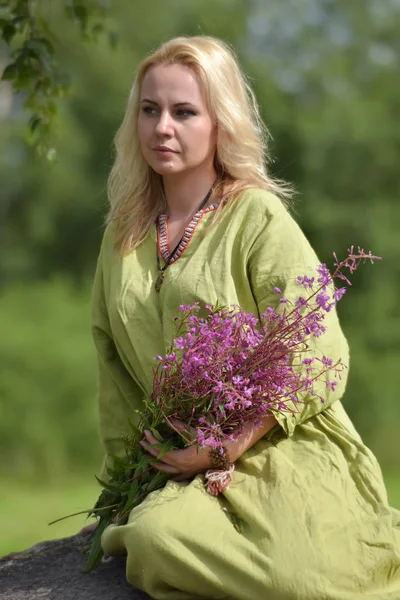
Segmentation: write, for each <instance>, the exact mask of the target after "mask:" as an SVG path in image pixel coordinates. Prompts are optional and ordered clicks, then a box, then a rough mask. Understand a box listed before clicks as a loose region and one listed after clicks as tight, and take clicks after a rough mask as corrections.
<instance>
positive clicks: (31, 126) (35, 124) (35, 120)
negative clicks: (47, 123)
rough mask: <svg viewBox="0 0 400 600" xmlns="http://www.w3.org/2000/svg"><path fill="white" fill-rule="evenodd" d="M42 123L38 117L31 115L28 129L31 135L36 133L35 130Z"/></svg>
mask: <svg viewBox="0 0 400 600" xmlns="http://www.w3.org/2000/svg"><path fill="white" fill-rule="evenodd" d="M41 123H42V119H41V118H40V117H38V116H37V115H35V114H34V115H32V117H31V118H30V120H29V129H30V130H31V132H32V133H34V132H35V131H36V129H37V128H38V127H39V126H40V125H41Z"/></svg>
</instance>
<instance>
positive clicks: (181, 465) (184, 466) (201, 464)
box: [139, 420, 212, 481]
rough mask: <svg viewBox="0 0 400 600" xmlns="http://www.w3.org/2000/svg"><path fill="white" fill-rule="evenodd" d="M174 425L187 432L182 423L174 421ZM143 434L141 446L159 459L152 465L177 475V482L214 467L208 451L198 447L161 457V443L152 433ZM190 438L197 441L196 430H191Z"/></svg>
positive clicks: (172, 451)
mask: <svg viewBox="0 0 400 600" xmlns="http://www.w3.org/2000/svg"><path fill="white" fill-rule="evenodd" d="M172 424H173V426H174V427H175V428H176V429H178V430H181V431H185V425H184V424H183V423H181V422H180V421H177V420H174V421H173V422H172ZM143 433H144V436H145V439H144V440H142V441H141V442H139V443H140V445H141V446H142V448H144V450H146V452H148V453H149V454H151V455H152V456H154V457H155V458H156V459H157V461H155V462H154V463H151V464H152V465H153V467H155V468H156V469H158V470H159V471H163V472H164V473H170V474H171V475H175V477H173V479H174V480H175V481H183V480H184V479H190V478H192V477H194V476H195V475H197V474H198V473H204V472H205V471H207V470H208V469H210V468H211V466H212V465H211V461H210V458H209V454H208V449H207V448H204V449H201V448H199V447H198V446H196V445H193V446H189V447H188V448H184V449H183V450H170V451H169V452H166V453H165V454H164V455H163V456H161V457H159V454H160V442H159V441H158V440H157V438H155V437H154V435H152V433H150V431H147V430H145V431H143ZM190 437H191V438H192V439H193V440H195V439H196V430H195V429H194V428H191V432H190Z"/></svg>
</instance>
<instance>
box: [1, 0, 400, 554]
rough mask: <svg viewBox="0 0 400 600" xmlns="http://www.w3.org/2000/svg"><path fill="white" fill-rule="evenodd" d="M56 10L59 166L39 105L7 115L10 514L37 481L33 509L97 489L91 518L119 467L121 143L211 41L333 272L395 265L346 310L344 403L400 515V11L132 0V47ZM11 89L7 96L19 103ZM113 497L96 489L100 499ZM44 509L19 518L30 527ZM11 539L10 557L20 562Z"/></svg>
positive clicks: (5, 339) (384, 6)
mask: <svg viewBox="0 0 400 600" xmlns="http://www.w3.org/2000/svg"><path fill="white" fill-rule="evenodd" d="M39 4H40V3H39ZM40 9H41V10H43V11H44V13H45V14H46V17H47V18H49V22H50V26H51V29H52V31H53V33H54V34H55V36H56V40H57V41H56V43H55V52H56V56H57V60H58V61H59V64H60V68H61V69H63V70H65V71H66V72H69V73H70V75H71V78H72V94H71V96H70V97H68V98H67V99H62V100H61V101H59V103H58V131H57V136H56V137H55V139H54V140H53V143H54V144H55V145H56V147H57V151H58V162H57V163H56V164H55V165H53V166H51V167H50V166H49V165H48V164H47V163H46V162H45V161H44V160H40V159H38V158H37V157H36V156H35V155H34V152H33V151H32V150H31V149H29V147H27V146H26V145H25V144H24V142H23V135H24V131H25V127H26V125H27V122H28V119H29V115H27V114H26V113H25V112H24V111H23V110H22V104H23V100H24V97H23V94H22V95H21V94H18V95H15V96H14V98H13V102H12V106H11V107H10V109H9V110H7V108H6V109H5V110H4V108H3V112H1V106H0V120H1V122H0V189H1V201H0V321H1V332H2V335H1V336H0V453H1V464H0V474H1V476H2V477H3V478H4V481H7V482H12V485H10V486H9V487H8V488H7V489H8V496H7V498H8V500H7V501H8V503H9V504H8V505H9V506H10V507H11V508H12V505H13V504H14V505H15V506H17V504H18V503H17V502H13V501H12V496H10V494H14V495H15V498H16V497H17V495H18V491H17V489H19V488H18V486H17V483H18V482H19V483H20V484H21V486H22V485H24V486H25V487H24V488H23V489H24V490H26V485H27V484H26V482H27V481H28V482H35V484H36V486H34V485H31V486H30V488H29V489H30V490H31V491H30V493H31V495H32V496H31V499H32V498H33V496H34V490H35V489H36V487H37V486H38V485H39V484H40V485H41V486H46V485H48V486H50V485H51V484H52V482H53V483H54V482H56V483H54V485H57V486H59V487H58V489H60V494H61V490H65V485H64V486H62V485H59V481H60V477H61V478H62V479H63V480H65V479H67V480H68V478H70V477H73V481H74V484H73V485H74V486H76V487H77V489H78V488H79V485H82V489H84V490H85V494H86V495H85V501H83V500H82V502H84V504H85V503H86V504H87V500H86V498H87V497H88V495H89V494H88V492H87V486H86V487H85V485H84V484H83V483H82V482H83V481H84V479H85V480H86V481H87V480H88V479H90V478H91V477H92V475H91V474H92V473H94V472H95V471H97V470H98V467H99V465H100V461H101V458H102V455H101V449H100V443H99V440H98V434H97V410H96V367H95V354H94V349H93V345H92V342H91V339H90V330H89V301H90V286H91V278H92V276H93V272H94V268H95V261H96V257H97V252H98V248H99V243H100V239H101V234H102V223H103V218H104V215H105V212H106V202H107V200H106V191H105V188H106V179H107V174H108V171H109V169H110V165H111V164H112V149H111V146H112V138H113V135H114V133H115V131H116V129H117V127H118V126H119V123H120V121H121V119H122V115H123V111H124V107H125V103H126V100H127V97H128V93H129V89H130V85H131V82H132V79H133V76H134V71H135V67H136V65H137V63H138V61H139V60H140V59H141V58H143V57H144V55H145V54H146V53H147V52H148V51H150V50H151V49H152V48H154V47H155V46H157V45H158V44H159V43H160V42H161V41H163V40H165V39H167V38H169V37H171V36H174V35H179V34H185V35H188V34H199V33H203V34H210V35H215V36H218V37H221V38H222V39H224V40H226V41H227V42H229V43H231V44H232V45H233V47H234V48H235V49H236V51H237V53H238V55H239V59H240V61H241V64H242V66H243V69H244V71H245V72H246V73H247V74H248V76H249V78H250V81H251V83H252V85H253V87H254V89H255V92H256V94H257V97H258V100H259V103H260V105H261V110H262V114H263V117H264V119H265V121H266V123H267V125H268V127H269V130H270V132H271V134H272V136H273V138H274V141H273V143H272V145H271V151H272V155H273V157H274V162H273V164H272V171H273V173H274V174H276V175H278V176H279V177H282V178H284V179H288V180H290V181H293V183H294V184H295V186H296V189H297V191H298V195H297V199H296V203H295V205H294V216H295V217H296V219H297V220H298V222H299V223H300V225H301V226H302V228H303V230H304V231H305V233H306V235H307V236H308V237H309V239H310V241H311V243H312V244H313V246H314V247H315V249H316V251H317V253H318V254H319V257H320V259H321V260H322V261H325V262H327V263H328V265H329V264H331V261H332V251H334V250H335V251H336V252H337V253H338V254H339V257H343V256H344V255H345V253H346V249H347V248H348V247H349V246H350V245H352V244H355V245H358V244H359V245H360V246H362V247H364V249H365V250H372V251H373V253H374V254H377V255H380V256H382V257H383V260H382V261H381V262H380V263H378V264H376V265H375V266H365V267H363V268H362V269H361V270H360V271H359V272H358V273H357V274H356V276H355V277H354V279H353V283H354V287H353V288H352V289H351V290H349V292H348V294H347V295H346V297H345V298H344V300H343V302H342V304H341V306H340V307H339V313H340V317H341V320H342V324H343V328H344V330H345V333H346V335H347V337H348V340H349V343H350V348H351V368H350V380H349V385H348V388H347V392H346V395H345V398H344V404H345V407H346V408H347V410H348V412H349V413H350V415H351V417H352V418H353V420H354V422H355V423H356V426H357V427H358V429H359V431H360V433H361V434H362V436H363V438H364V440H365V441H366V442H367V444H368V445H369V446H370V447H371V448H372V449H373V451H374V452H375V454H376V455H377V457H378V459H379V460H380V462H381V465H382V467H383V469H384V471H385V473H386V474H387V478H388V479H387V480H388V481H390V491H391V494H392V496H391V497H392V498H393V501H396V502H399V503H400V494H399V492H398V491H397V490H398V488H400V485H399V477H398V475H397V474H398V473H399V470H400V469H399V456H400V452H399V443H398V431H399V426H400V410H399V403H398V401H397V395H398V388H397V385H398V382H399V376H398V373H399V368H398V365H399V362H400V317H399V311H398V299H399V294H400V266H399V265H400V260H399V259H400V246H399V241H398V240H399V237H398V223H399V222H400V221H399V217H400V204H399V198H398V192H399V177H398V156H399V150H400V119H399V109H400V106H399V98H400V79H399V78H398V75H397V74H398V67H399V59H398V57H399V56H400V54H399V48H398V46H399V38H398V31H399V29H400V5H399V3H398V2H396V1H395V0H385V2H382V1H381V0H357V1H355V2H348V1H347V0H324V1H317V0H304V1H303V2H301V3H299V2H297V1H296V0H287V1H286V2H284V3H283V2H280V0H272V1H271V2H268V3H265V2H263V1H262V0H229V1H228V0H201V1H194V0H191V1H190V0H189V1H183V0H169V1H168V2H163V1H161V0H146V1H145V0H135V2H131V1H128V0H115V2H113V3H111V8H110V17H109V19H110V21H109V23H110V27H111V28H112V30H113V31H114V30H117V31H118V33H119V39H120V41H119V44H118V46H117V47H116V48H115V49H114V50H111V49H110V45H109V42H108V39H107V38H106V36H103V37H102V36H101V35H100V36H99V39H98V42H97V43H96V44H92V43H86V42H85V41H82V39H81V37H80V34H79V31H78V30H77V28H76V27H75V24H74V23H73V22H70V21H68V20H66V18H65V16H64V14H63V13H62V11H61V10H58V7H57V2H52V3H51V4H50V3H47V2H43V3H42V4H41V6H40ZM0 64H2V66H3V68H4V67H5V66H6V64H7V55H6V50H5V48H3V49H1V48H0ZM9 85H10V84H9V83H8V82H4V83H1V84H0V100H2V99H3V106H6V105H7V98H8V97H9V93H10V87H9ZM4 103H5V104H4ZM92 480H93V481H94V479H93V478H92ZM79 482H81V483H79ZM41 489H43V488H41ZM11 491H12V492H11ZM97 491H98V490H97V487H96V486H95V484H94V483H93V500H95V498H96V497H97ZM24 493H26V491H25V492H24ZM62 494H63V495H64V497H66V496H65V494H64V492H62ZM40 497H41V498H42V496H40ZM48 497H49V498H50V495H49V496H48ZM51 497H52V498H53V501H54V494H53V496H51ZM49 502H50V500H49ZM31 506H35V505H34V504H33V505H31ZM40 506H41V507H42V506H43V500H41V503H40ZM78 506H79V500H78V501H77V504H76V505H74V506H71V512H72V511H73V510H74V509H75V508H77V507H78ZM53 508H54V507H53ZM80 508H85V506H84V505H83V506H82V505H80ZM15 510H16V509H15ZM31 510H32V509H31ZM49 510H50V509H49ZM60 511H61V514H63V513H65V512H68V511H69V508H68V507H67V506H64V505H62V510H61V505H60ZM26 512H27V509H26V505H25V509H24V510H22V509H21V512H16V513H13V514H14V519H15V523H17V522H18V521H20V520H21V519H23V514H25V513H26ZM42 513H43V510H42ZM42 513H41V514H42ZM46 514H47V513H46ZM9 515H10V513H8V518H10V517H9ZM57 516H60V514H54V513H52V515H51V517H52V518H56V517H57ZM51 517H50V516H49V518H48V519H47V517H43V519H44V520H47V521H49V520H51ZM75 527H77V526H76V525H75ZM28 529H29V527H28ZM35 535H37V536H39V535H40V536H41V537H51V535H50V534H49V533H48V532H46V533H43V532H42V533H40V534H39V533H37V532H36V529H35ZM54 535H56V536H57V535H58V532H55V534H54ZM10 536H11V537H10V539H9V541H8V542H7V544H6V546H5V548H4V549H6V548H7V549H13V548H14V547H15V543H16V539H15V538H12V534H11V533H10ZM18 539H19V538H18ZM27 539H28V538H26V537H21V540H20V541H19V542H18V544H23V543H27ZM29 541H32V542H33V541H35V540H29ZM1 550H2V548H0V551H1Z"/></svg>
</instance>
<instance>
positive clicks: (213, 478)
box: [85, 247, 379, 571]
mask: <svg viewBox="0 0 400 600" xmlns="http://www.w3.org/2000/svg"><path fill="white" fill-rule="evenodd" d="M348 252H349V255H348V257H347V258H346V259H345V260H344V261H341V262H339V261H338V259H337V257H336V254H334V258H335V262H334V265H335V267H336V269H335V271H334V273H333V275H330V273H329V271H328V269H327V267H326V265H324V264H321V265H319V266H318V267H317V269H316V273H315V277H311V278H310V277H308V276H307V275H301V274H299V276H298V278H297V284H298V286H299V297H298V298H297V300H296V301H295V302H294V303H291V302H290V301H289V300H288V299H287V298H285V297H284V295H283V293H282V292H281V290H280V289H279V288H275V293H276V294H277V295H278V297H279V304H280V305H281V307H282V308H280V309H279V310H275V309H274V308H272V307H269V308H267V310H266V312H265V313H264V314H263V315H261V321H260V320H258V319H256V318H255V317H254V315H252V314H248V313H245V312H244V311H243V310H241V309H240V308H239V307H237V306H219V305H218V304H217V305H216V306H206V307H205V310H206V316H205V317H200V316H199V311H200V306H199V304H198V303H195V304H193V305H191V306H190V305H188V306H181V307H180V310H181V316H180V318H177V319H176V320H177V333H176V337H175V338H174V340H173V344H172V346H171V348H170V349H169V351H168V353H167V354H166V355H165V356H158V357H157V359H158V365H157V368H156V369H155V371H154V381H153V389H152V394H151V396H150V397H149V398H147V399H146V400H145V402H144V409H143V411H142V412H141V414H140V419H139V424H138V426H137V427H136V426H134V425H133V424H131V426H132V435H130V436H126V437H125V438H124V442H125V456H124V457H118V456H112V457H111V459H112V466H110V467H108V469H107V471H108V475H109V481H108V482H105V481H102V480H99V482H100V484H101V485H102V487H103V491H102V493H101V495H100V497H99V499H98V501H97V503H96V505H95V507H94V508H93V509H91V510H90V511H89V515H90V514H92V515H96V516H97V517H98V518H99V525H98V527H97V529H96V531H95V533H94V536H93V539H92V544H91V549H90V553H89V558H88V562H87V565H86V570H87V571H90V570H92V569H94V568H95V567H96V566H97V565H98V564H99V562H100V560H101V558H102V554H103V553H102V549H101V544H100V538H101V534H102V532H103V531H104V529H105V528H106V527H107V526H108V525H109V524H110V523H114V524H117V525H118V524H124V523H126V522H127V519H128V516H129V513H130V511H131V510H132V509H133V508H134V507H135V506H138V505H139V504H140V502H141V501H142V500H143V499H144V498H145V497H146V496H147V495H148V494H149V493H150V492H152V491H154V490H156V489H159V488H161V487H163V486H164V485H165V484H166V482H167V481H168V479H169V478H170V477H171V475H168V474H166V473H164V472H161V471H159V470H157V469H156V468H155V467H153V466H152V462H154V457H153V456H150V455H149V454H148V453H147V452H146V451H145V450H144V449H143V448H142V446H141V445H140V443H139V442H140V441H141V439H142V438H143V431H144V430H149V431H150V432H151V433H152V434H153V435H154V437H156V438H157V440H159V458H161V457H162V455H163V454H165V453H166V452H168V451H169V450H172V449H178V448H184V447H187V446H188V445H191V444H196V445H197V446H198V447H199V448H201V449H203V450H204V451H207V452H209V453H210V455H211V458H212V462H213V464H214V465H215V468H214V469H211V470H209V471H207V472H206V474H205V485H206V487H207V490H208V491H209V492H210V493H211V494H213V495H218V494H219V493H221V492H223V491H224V490H225V489H226V488H227V487H228V486H229V484H230V483H231V481H232V477H233V470H234V465H233V464H230V462H229V456H228V455H227V454H226V452H225V448H224V442H226V441H227V440H234V439H235V438H236V437H237V436H239V435H240V434H241V433H242V432H243V428H244V426H245V425H248V424H249V423H252V424H253V425H254V427H258V426H260V425H261V421H262V418H263V417H265V416H268V415H271V414H274V413H278V412H280V413H282V412H288V411H290V412H292V411H293V410H296V411H299V410H300V409H301V404H302V403H304V402H307V401H309V400H306V399H305V398H312V397H314V398H315V397H317V398H319V399H320V400H321V402H323V401H324V398H323V397H322V396H321V395H319V394H318V393H317V392H316V390H315V388H314V385H315V383H316V382H317V381H321V380H323V381H324V382H325V386H326V388H327V389H330V390H334V389H335V386H336V385H337V379H338V378H340V376H341V373H342V372H343V369H345V368H346V365H344V364H343V363H342V361H341V359H338V360H336V361H333V359H332V358H330V357H328V356H310V346H309V341H310V340H311V338H313V337H319V336H321V335H323V333H324V332H325V329H326V327H325V325H324V318H325V314H326V313H327V312H329V311H330V310H331V309H332V308H333V307H334V306H335V305H336V304H337V302H338V301H339V300H340V299H341V298H342V296H343V294H344V293H345V291H346V288H345V287H342V288H339V289H336V288H335V287H334V285H333V279H334V278H338V279H340V280H343V281H345V283H347V284H349V285H351V284H350V281H349V280H348V278H347V277H346V276H345V275H344V274H343V269H344V268H347V269H348V270H349V272H350V273H353V271H354V270H356V269H357V267H358V266H359V264H360V263H361V262H365V261H366V259H369V260H371V262H373V260H374V259H378V258H379V257H376V256H373V255H372V254H371V252H369V253H368V254H366V253H365V252H364V251H363V250H361V249H360V248H358V252H357V253H355V252H354V248H353V247H351V248H350V249H349V251H348ZM304 291H305V292H306V293H307V294H308V295H307V296H306V297H304V296H303V295H302V294H304ZM293 407H294V408H293ZM174 420H179V421H180V422H183V423H184V424H185V425H187V435H186V434H185V432H184V431H182V430H179V431H178V430H177V429H176V428H175V427H174ZM193 430H195V432H196V437H195V439H193V436H190V435H189V431H193ZM85 512H86V511H85Z"/></svg>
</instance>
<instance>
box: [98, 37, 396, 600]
mask: <svg viewBox="0 0 400 600" xmlns="http://www.w3.org/2000/svg"><path fill="white" fill-rule="evenodd" d="M115 145H116V157H115V164H114V166H113V169H112V172H111V176H110V182H109V196H110V202H111V208H110V212H109V215H108V225H107V228H106V231H105V234H104V239H103V242H102V247H101V252H100V256H99V261H98V268H97V272H96V277H95V282H94V288H93V311H92V323H93V336H94V340H95V343H96V347H97V352H98V358H99V403H100V421H101V435H102V439H103V442H104V446H105V450H106V452H107V453H110V452H111V453H118V452H121V445H120V442H119V441H118V438H120V437H121V435H122V434H124V433H126V432H128V431H129V426H128V419H129V418H132V417H134V411H135V409H138V408H140V406H141V401H142V398H143V396H144V393H145V392H150V390H151V386H152V368H153V365H154V364H155V362H154V361H155V357H156V356H157V355H159V354H163V353H165V351H166V349H167V347H168V346H169V345H170V343H171V340H172V336H173V320H174V317H175V316H176V315H177V314H178V307H179V305H180V304H191V303H193V302H195V301H199V302H200V303H206V304H213V303H215V302H216V301H217V300H218V301H220V302H221V303H222V304H238V305H240V306H241V307H242V308H243V309H245V310H246V311H248V312H252V313H254V314H255V315H257V316H258V315H260V314H261V313H262V312H263V311H265V309H266V308H267V307H268V306H271V305H273V304H274V303H276V294H274V292H273V288H274V287H275V286H276V285H279V287H280V288H281V289H282V290H283V291H284V293H285V296H289V297H290V296H292V297H294V296H295V295H296V286H295V278H296V276H297V275H298V274H301V273H304V272H305V271H306V270H310V269H313V268H314V267H315V266H316V265H317V264H318V259H317V257H316V255H315V253H314V251H313V250H312V248H311V247H310V245H309V243H308V242H307V240H306V238H305V237H304V235H303V233H302V232H301V230H300V228H299V227H298V226H297V224H296V223H295V222H294V220H293V219H292V218H291V216H290V215H289V213H288V211H287V208H286V204H287V201H288V199H289V197H290V189H289V188H288V187H287V186H286V187H285V186H284V185H283V184H282V183H280V182H277V181H274V180H273V179H272V178H271V177H270V176H269V175H268V172H267V170H266V166H265V165H266V133H265V130H264V127H263V124H262V122H261V120H260V117H259V113H258V109H257V104H256V100H255V98H254V95H253V93H252V91H251V89H250V87H249V86H248V84H247V83H246V79H245V77H244V76H243V74H242V73H241V71H240V68H239V66H238V64H237V61H236V59H235V56H234V54H233V52H232V51H231V49H230V48H229V47H228V46H227V45H226V44H224V43H223V42H221V41H219V40H216V39H213V38H210V37H202V36H198V37H188V38H184V37H180V38H175V39H172V40H170V41H168V42H166V43H164V44H163V45H162V46H161V47H160V48H159V49H157V50H156V51H155V52H154V53H152V54H151V55H150V56H149V57H148V58H146V59H145V60H144V61H143V62H142V64H141V65H140V66H139V69H138V73H137V76H136V79H135V82H134V84H133V87H132V91H131V94H130V98H129V102H128V106H127V109H126V114H125V117H124V120H123V123H122V125H121V127H120V129H119V131H118V133H117V135H116V140H115ZM327 325H328V331H327V333H326V334H325V335H324V336H322V337H321V338H318V340H317V341H316V351H317V352H319V353H321V354H322V353H324V354H327V355H329V356H331V357H336V358H339V357H340V358H342V360H343V361H344V362H345V363H348V348H347V343H346V340H345V338H344V336H343V333H342V331H341V329H340V325H339V322H338V318H337V315H336V313H335V312H334V311H332V312H331V313H329V315H328V323H327ZM344 388H345V378H343V379H342V381H341V382H340V383H339V385H338V386H337V387H336V390H335V391H334V392H333V391H330V392H329V393H328V394H325V395H326V401H325V404H322V403H321V402H320V401H317V400H315V401H313V402H308V403H306V404H304V408H303V410H302V411H301V413H293V414H292V413H287V414H285V415H283V414H276V415H275V416H270V417H267V418H265V419H264V421H263V424H262V427H261V428H259V429H254V428H251V427H249V428H248V429H247V430H246V431H245V432H244V433H243V434H242V435H241V436H240V437H239V438H238V439H236V440H235V441H233V442H230V446H229V447H228V453H229V455H230V457H231V459H232V460H235V462H236V471H235V477H234V482H233V483H232V485H231V486H230V487H229V488H228V490H227V491H226V492H225V493H224V494H223V496H219V497H212V496H211V495H209V494H208V493H207V492H206V490H205V488H204V480H203V473H204V472H205V471H206V470H207V469H208V468H209V467H210V466H211V463H210V459H209V457H208V455H207V453H199V452H197V450H196V449H195V448H188V449H185V450H177V451H172V452H169V453H167V454H165V455H164V456H163V457H162V458H158V453H157V449H156V447H155V446H154V445H155V444H156V442H157V440H155V438H153V437H152V436H151V434H150V433H146V436H145V438H144V439H143V440H142V442H141V443H142V446H143V447H144V448H145V449H146V450H147V451H148V452H149V453H150V454H152V455H153V456H154V457H155V461H156V462H155V464H156V466H157V468H158V469H160V470H162V471H165V472H167V473H170V474H171V475H172V476H173V480H171V481H170V482H169V483H168V484H167V486H166V487H165V488H164V489H163V490H159V491H157V492H154V493H153V494H151V495H150V496H149V497H148V498H147V499H146V500H145V501H144V502H143V503H142V504H141V505H140V506H138V507H137V508H135V509H134V510H133V511H132V513H131V515H130V519H129V522H128V524H126V525H123V526H118V527H116V526H112V525H111V526H109V527H108V528H107V529H106V530H105V532H104V533H103V536H102V546H103V549H104V552H105V553H106V554H107V555H111V556H112V555H117V554H127V570H126V573H127V578H128V580H129V582H130V583H131V584H132V585H133V586H135V587H137V588H139V589H141V590H144V591H145V592H147V593H148V594H149V595H150V596H151V597H152V598H154V599H157V600H178V599H180V600H196V599H202V600H204V599H206V598H210V599H211V598H213V599H229V600H263V599H265V600H278V599H279V600H322V599H324V600H339V599H340V600H361V599H364V598H366V597H368V598H369V599H370V600H372V599H375V600H378V599H379V600H389V599H391V600H395V599H396V600H398V599H399V598H400V529H399V523H400V514H399V513H398V512H396V511H395V510H394V509H391V508H390V507H389V506H388V502H387V497H386V491H385V486H384V483H383V481H382V476H381V472H380V469H379V466H378V464H377V462H376V460H375V458H374V456H373V455H372V454H371V452H370V451H369V450H368V449H367V448H366V447H365V446H364V445H363V443H362V441H361V439H360V437H359V435H358V434H357V432H356V431H355V429H354V427H353V425H352V423H351V422H350V420H349V418H348V416H347V415H346V413H345V411H344V409H343V407H342V404H341V402H340V399H341V397H342V395H343V392H344ZM224 507H225V508H226V507H228V508H229V510H231V511H233V512H234V513H236V514H237V515H238V516H239V517H240V519H241V521H242V524H243V530H242V532H241V533H239V532H238V531H237V530H236V529H235V527H234V524H233V523H232V521H231V519H230V517H229V512H226V511H223V510H222V509H223V508H224Z"/></svg>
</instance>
